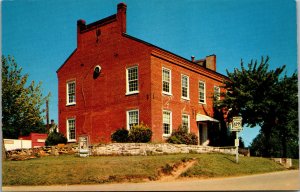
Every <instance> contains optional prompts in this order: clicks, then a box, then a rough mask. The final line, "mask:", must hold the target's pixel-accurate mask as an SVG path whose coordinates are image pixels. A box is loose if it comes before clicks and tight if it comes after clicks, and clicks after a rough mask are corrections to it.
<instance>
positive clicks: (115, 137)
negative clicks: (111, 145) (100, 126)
mask: <svg viewBox="0 0 300 192" xmlns="http://www.w3.org/2000/svg"><path fill="white" fill-rule="evenodd" d="M128 133H129V132H128V130H127V129H125V128H121V129H118V130H116V131H115V132H114V133H113V134H112V135H111V140H112V141H114V142H118V143H126V142H128Z"/></svg>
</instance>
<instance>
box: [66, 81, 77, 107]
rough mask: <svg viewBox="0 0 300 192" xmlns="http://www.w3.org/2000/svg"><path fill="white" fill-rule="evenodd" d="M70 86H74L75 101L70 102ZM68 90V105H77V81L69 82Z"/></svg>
mask: <svg viewBox="0 0 300 192" xmlns="http://www.w3.org/2000/svg"><path fill="white" fill-rule="evenodd" d="M70 84H74V101H72V102H70V97H69V94H70V93H69V91H70V90H69V86H70ZM66 89H67V92H66V93H67V94H66V99H67V105H75V104H76V81H75V80H73V81H68V82H67V86H66Z"/></svg>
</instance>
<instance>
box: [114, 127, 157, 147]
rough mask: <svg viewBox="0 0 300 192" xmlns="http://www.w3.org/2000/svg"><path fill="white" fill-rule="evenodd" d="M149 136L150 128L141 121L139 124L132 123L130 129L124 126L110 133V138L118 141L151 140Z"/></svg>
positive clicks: (143, 141) (150, 134) (139, 141)
mask: <svg viewBox="0 0 300 192" xmlns="http://www.w3.org/2000/svg"><path fill="white" fill-rule="evenodd" d="M151 137H152V131H151V129H150V128H149V127H148V126H147V125H144V124H143V123H141V124H140V125H134V126H133V127H132V128H131V129H130V131H128V130H127V129H124V128H121V129H118V130H116V131H115V132H114V133H113V134H112V135H111V140H112V141H113V142H119V143H126V142H132V143H147V142H149V141H151Z"/></svg>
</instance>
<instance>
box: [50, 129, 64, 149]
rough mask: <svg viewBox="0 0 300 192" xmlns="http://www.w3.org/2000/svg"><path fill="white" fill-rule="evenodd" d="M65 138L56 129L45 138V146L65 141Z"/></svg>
mask: <svg viewBox="0 0 300 192" xmlns="http://www.w3.org/2000/svg"><path fill="white" fill-rule="evenodd" d="M67 141H68V140H67V138H66V137H65V136H64V135H63V134H62V133H58V132H56V131H53V132H52V133H50V134H49V135H48V137H47V139H46V142H45V144H46V146H52V145H57V144H59V143H64V144H66V143H67Z"/></svg>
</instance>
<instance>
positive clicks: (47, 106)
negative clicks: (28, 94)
mask: <svg viewBox="0 0 300 192" xmlns="http://www.w3.org/2000/svg"><path fill="white" fill-rule="evenodd" d="M46 123H47V124H46V127H47V131H49V101H48V100H46Z"/></svg>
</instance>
